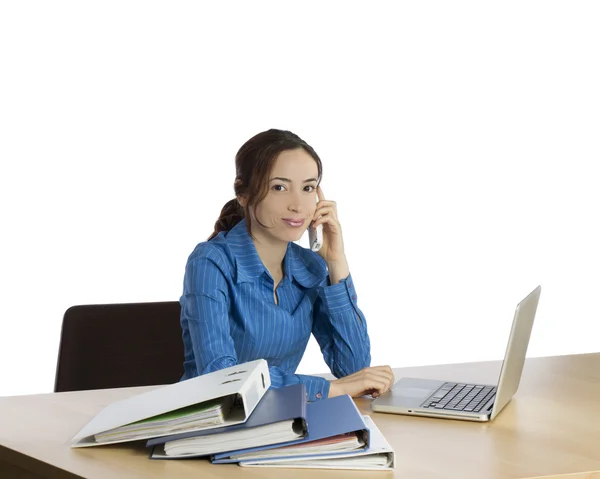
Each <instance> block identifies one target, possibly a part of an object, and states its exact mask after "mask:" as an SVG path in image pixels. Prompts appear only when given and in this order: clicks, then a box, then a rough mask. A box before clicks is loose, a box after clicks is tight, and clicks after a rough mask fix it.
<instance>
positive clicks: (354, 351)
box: [180, 220, 371, 401]
mask: <svg viewBox="0 0 600 479" xmlns="http://www.w3.org/2000/svg"><path fill="white" fill-rule="evenodd" d="M283 270H284V271H283V272H284V276H283V279H282V280H281V282H280V283H279V285H278V287H277V298H278V303H279V304H275V299H274V295H273V287H274V281H273V278H272V276H271V275H270V274H269V271H268V270H267V269H266V268H265V266H264V265H263V263H262V261H261V259H260V257H259V256H258V253H257V251H256V248H255V247H254V243H253V242H252V239H251V238H250V236H249V235H248V232H247V230H246V222H245V221H244V220H243V221H241V222H240V223H238V224H237V225H236V226H235V227H234V228H233V229H232V230H231V231H229V232H227V233H225V232H221V233H219V234H218V235H217V236H216V237H215V238H213V239H212V240H210V241H208V242H203V243H200V244H199V245H197V246H196V248H195V249H194V251H193V252H192V254H191V255H190V256H189V258H188V261H187V265H186V270H185V278H184V287H183V295H182V296H181V299H180V302H181V327H182V330H183V342H184V347H185V362H184V371H185V372H184V375H183V378H182V379H189V378H192V377H195V376H198V375H200V374H206V373H209V372H211V371H216V370H219V369H222V368H226V367H229V366H233V365H235V364H240V363H244V362H247V361H252V360H255V359H260V358H263V359H265V360H266V361H267V363H268V364H269V373H270V376H271V384H272V387H281V386H287V385H290V384H296V383H299V382H300V383H304V384H305V386H306V391H307V394H308V400H309V401H314V400H317V399H321V398H326V397H327V396H328V394H329V382H328V381H327V380H325V379H324V378H320V377H315V376H306V375H302V374H295V371H296V368H297V367H298V364H299V363H300V360H301V359H302V355H303V354H304V351H305V349H306V345H307V343H308V340H309V339H310V335H311V333H312V334H314V336H315V338H316V340H317V342H318V343H319V346H320V347H321V351H322V353H323V357H324V359H325V362H326V363H327V365H328V366H329V369H330V370H331V373H332V374H333V375H334V376H335V377H337V378H340V377H344V376H347V375H349V374H352V373H354V372H356V371H359V370H360V369H363V368H365V367H367V366H369V365H370V363H371V355H370V341H369V336H368V333H367V325H366V322H365V318H364V315H363V313H362V312H361V311H360V309H359V308H358V306H357V299H356V291H355V289H354V285H353V283H352V278H351V276H348V278H346V279H345V280H342V281H340V282H339V283H337V284H335V285H330V283H329V275H328V272H327V267H326V263H325V261H324V260H323V259H322V258H321V257H320V256H319V255H318V254H317V253H315V252H313V251H310V250H309V249H306V248H302V247H301V246H298V245H297V244H295V243H289V244H288V247H287V251H286V253H285V259H284V265H283Z"/></svg>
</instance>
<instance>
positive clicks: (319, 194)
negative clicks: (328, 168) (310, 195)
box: [317, 185, 325, 201]
mask: <svg viewBox="0 0 600 479" xmlns="http://www.w3.org/2000/svg"><path fill="white" fill-rule="evenodd" d="M317 198H319V201H323V200H324V199H325V195H324V194H323V188H321V185H318V186H317Z"/></svg>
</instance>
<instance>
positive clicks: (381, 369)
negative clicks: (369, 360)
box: [363, 366, 394, 377]
mask: <svg viewBox="0 0 600 479" xmlns="http://www.w3.org/2000/svg"><path fill="white" fill-rule="evenodd" d="M363 371H364V372H365V373H368V372H369V371H373V372H377V373H380V374H385V375H386V376H388V377H394V371H392V368H390V367H389V366H373V367H369V368H365V369H363Z"/></svg>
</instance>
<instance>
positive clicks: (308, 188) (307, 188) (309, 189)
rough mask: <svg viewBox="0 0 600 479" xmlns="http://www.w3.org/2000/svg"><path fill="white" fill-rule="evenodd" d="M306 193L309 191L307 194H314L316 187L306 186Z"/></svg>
mask: <svg viewBox="0 0 600 479" xmlns="http://www.w3.org/2000/svg"><path fill="white" fill-rule="evenodd" d="M304 191H307V192H309V193H310V192H313V191H315V187H314V186H313V185H306V186H305V187H304Z"/></svg>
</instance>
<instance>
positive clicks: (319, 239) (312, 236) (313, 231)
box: [308, 221, 323, 251]
mask: <svg viewBox="0 0 600 479" xmlns="http://www.w3.org/2000/svg"><path fill="white" fill-rule="evenodd" d="M308 244H309V245H310V249H311V250H312V251H319V250H320V249H321V246H323V225H319V226H317V227H316V228H313V222H312V221H311V222H310V226H309V227H308Z"/></svg>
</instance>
